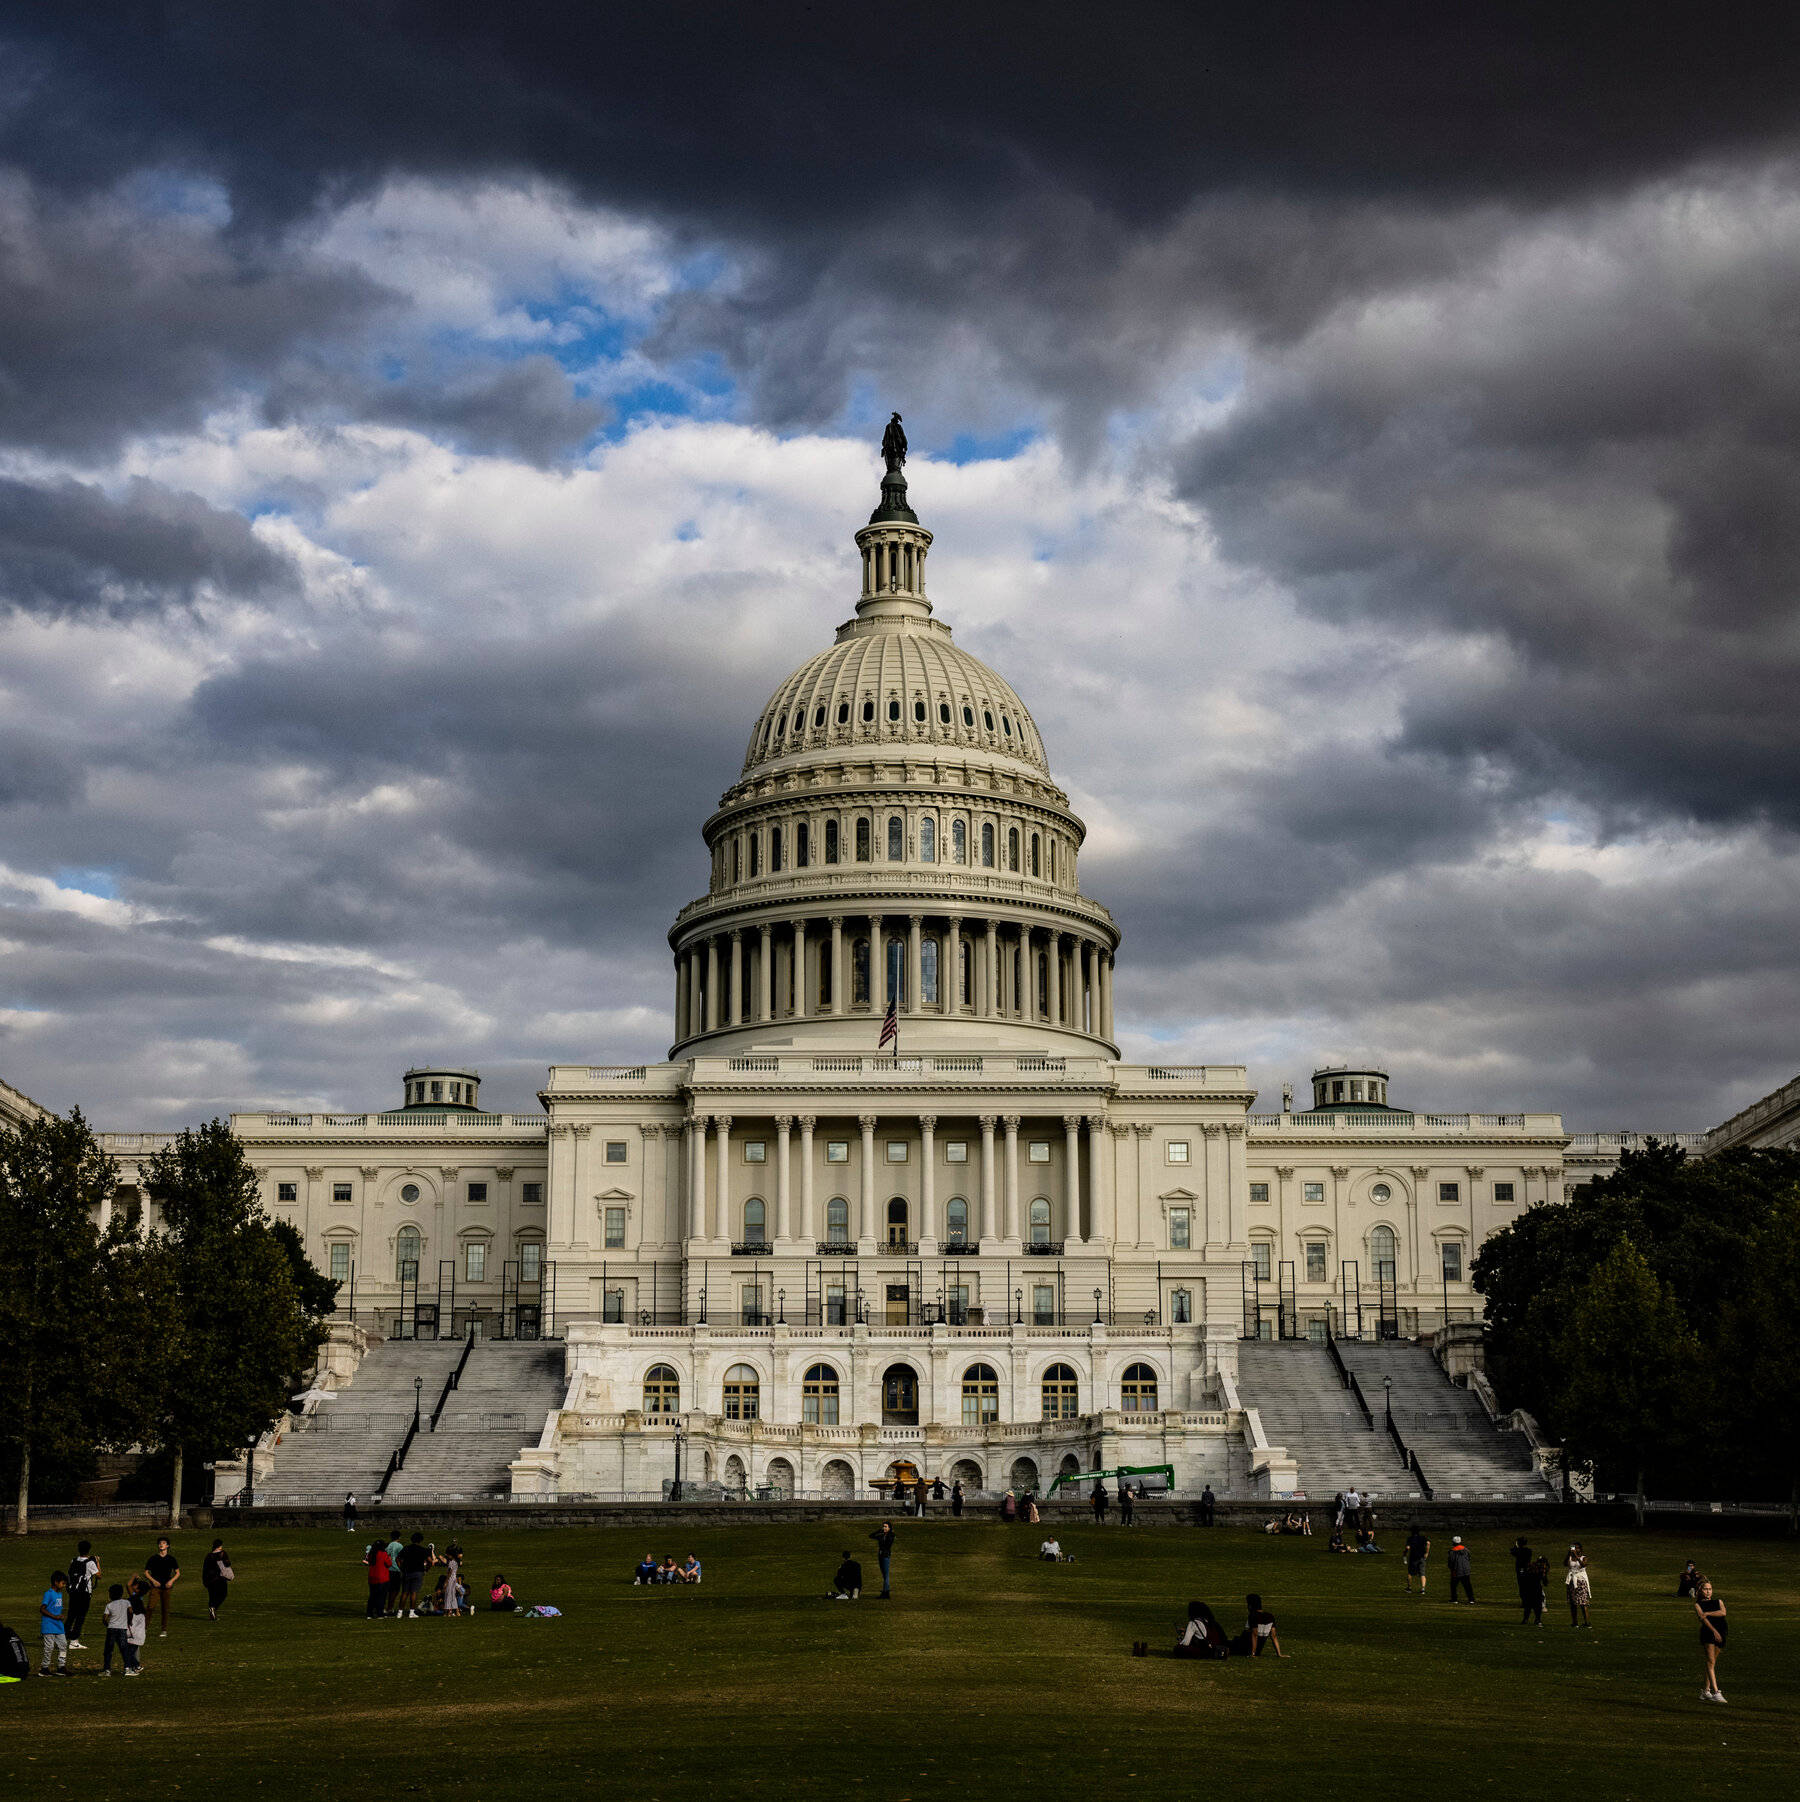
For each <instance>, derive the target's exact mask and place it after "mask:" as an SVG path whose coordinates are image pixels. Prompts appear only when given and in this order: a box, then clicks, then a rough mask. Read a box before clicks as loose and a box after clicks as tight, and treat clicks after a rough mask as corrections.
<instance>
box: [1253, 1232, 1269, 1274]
mask: <svg viewBox="0 0 1800 1802" xmlns="http://www.w3.org/2000/svg"><path fill="white" fill-rule="evenodd" d="M1250 1264H1251V1268H1252V1269H1253V1270H1254V1271H1255V1272H1256V1280H1257V1281H1258V1282H1259V1283H1266V1282H1267V1281H1268V1280H1269V1245H1268V1241H1267V1240H1265V1239H1258V1240H1257V1241H1256V1242H1255V1243H1254V1244H1253V1245H1252V1246H1251V1247H1250Z"/></svg>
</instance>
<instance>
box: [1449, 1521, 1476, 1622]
mask: <svg viewBox="0 0 1800 1802" xmlns="http://www.w3.org/2000/svg"><path fill="white" fill-rule="evenodd" d="M1459 1587H1460V1588H1461V1590H1462V1592H1463V1597H1464V1599H1465V1600H1466V1601H1467V1602H1468V1604H1469V1606H1470V1607H1471V1608H1473V1607H1474V1606H1475V1586H1474V1584H1473V1582H1471V1580H1470V1572H1469V1548H1468V1547H1467V1546H1466V1545H1464V1544H1463V1536H1462V1535H1461V1534H1460V1533H1452V1534H1451V1535H1450V1600H1451V1602H1452V1603H1454V1602H1455V1601H1456V1599H1457V1596H1456V1592H1457V1590H1458V1588H1459Z"/></svg>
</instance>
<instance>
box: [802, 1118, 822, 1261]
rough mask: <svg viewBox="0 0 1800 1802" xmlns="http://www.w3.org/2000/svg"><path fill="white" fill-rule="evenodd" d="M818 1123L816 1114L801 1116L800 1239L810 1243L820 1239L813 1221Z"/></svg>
mask: <svg viewBox="0 0 1800 1802" xmlns="http://www.w3.org/2000/svg"><path fill="white" fill-rule="evenodd" d="M818 1123H819V1120H818V1116H817V1115H816V1114H802V1115H801V1116H800V1237H801V1239H802V1240H803V1241H806V1242H808V1243H813V1242H816V1241H817V1239H818V1237H819V1232H818V1222H817V1221H816V1220H814V1219H813V1128H814V1127H815V1126H817V1125H818Z"/></svg>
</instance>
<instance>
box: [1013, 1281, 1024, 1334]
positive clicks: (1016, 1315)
mask: <svg viewBox="0 0 1800 1802" xmlns="http://www.w3.org/2000/svg"><path fill="white" fill-rule="evenodd" d="M1024 1324H1025V1291H1024V1290H1023V1289H1015V1290H1014V1291H1013V1325H1014V1326H1023V1325H1024Z"/></svg>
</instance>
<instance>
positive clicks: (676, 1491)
mask: <svg viewBox="0 0 1800 1802" xmlns="http://www.w3.org/2000/svg"><path fill="white" fill-rule="evenodd" d="M669 1500H670V1501H672V1502H678V1501H680V1500H681V1428H680V1427H679V1426H677V1427H676V1428H675V1481H674V1482H673V1483H671V1484H670V1485H669Z"/></svg>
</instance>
